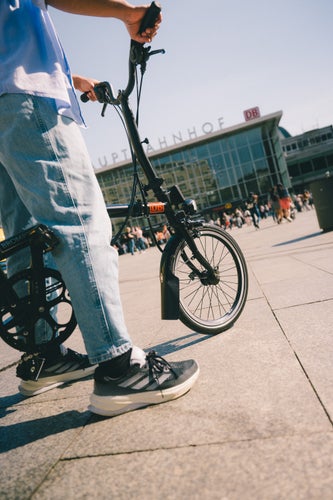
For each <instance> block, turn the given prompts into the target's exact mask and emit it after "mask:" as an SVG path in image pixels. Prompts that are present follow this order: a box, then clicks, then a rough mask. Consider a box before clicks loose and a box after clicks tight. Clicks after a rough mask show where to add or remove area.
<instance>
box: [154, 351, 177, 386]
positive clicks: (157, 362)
mask: <svg viewBox="0 0 333 500" xmlns="http://www.w3.org/2000/svg"><path fill="white" fill-rule="evenodd" d="M146 359H147V363H148V367H149V373H150V375H151V376H152V377H153V378H154V379H155V380H156V382H158V377H159V374H161V373H163V372H164V371H165V368H166V367H167V368H168V369H169V370H170V372H172V373H173V375H174V376H175V378H178V375H177V373H176V372H175V370H173V368H172V366H171V365H170V363H168V362H167V360H166V359H164V358H162V356H158V355H157V354H156V352H155V351H150V352H149V353H148V354H147V356H146Z"/></svg>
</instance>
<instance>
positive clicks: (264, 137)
mask: <svg viewBox="0 0 333 500" xmlns="http://www.w3.org/2000/svg"><path fill="white" fill-rule="evenodd" d="M254 109H255V110H256V112H255V113H254V114H253V113H250V114H249V115H248V116H246V114H245V113H246V112H244V117H245V121H244V122H243V123H240V124H238V125H235V126H232V127H228V128H221V129H220V130H218V131H211V130H207V132H206V133H204V134H203V135H202V136H200V137H195V138H193V139H189V140H186V141H183V140H181V141H179V144H174V145H172V146H165V147H162V148H161V149H159V150H158V151H152V150H149V146H148V155H149V157H150V160H151V161H152V164H153V166H154V168H155V169H156V172H157V174H158V176H159V177H162V178H163V179H164V180H165V182H164V186H166V187H171V186H172V185H174V184H177V185H178V186H179V187H180V189H181V191H182V192H183V194H184V195H185V197H188V198H194V199H195V200H196V201H197V204H198V207H199V209H200V210H202V211H215V210H216V211H220V210H223V209H224V208H225V207H227V208H228V207H229V208H231V207H235V206H236V205H238V204H242V202H243V201H244V200H246V199H247V198H248V195H249V193H250V192H255V193H257V194H258V195H259V196H261V197H262V198H264V197H265V196H267V194H268V192H269V191H270V189H271V187H272V186H273V185H275V184H277V183H279V182H281V183H282V184H284V185H286V186H287V187H288V188H291V189H292V188H295V189H296V190H303V189H304V188H306V187H307V183H309V182H310V181H311V180H313V179H315V178H317V177H319V176H322V175H324V173H325V172H327V171H328V170H331V171H332V173H333V131H332V127H331V126H330V127H325V128H324V129H318V130H315V131H310V132H306V133H304V134H302V135H300V136H297V137H291V136H290V134H288V132H287V131H286V130H284V129H283V128H281V127H280V126H279V123H280V120H281V117H282V111H278V112H275V113H271V114H269V115H265V116H260V112H259V110H258V108H254ZM96 175H97V179H98V181H99V184H100V186H101V188H102V191H103V195H104V199H105V202H106V204H112V203H128V202H129V200H130V196H131V191H132V182H133V179H132V175H133V167H132V165H131V163H130V161H128V160H125V161H123V162H120V163H116V164H114V165H110V166H106V167H103V168H102V169H100V170H97V171H96Z"/></svg>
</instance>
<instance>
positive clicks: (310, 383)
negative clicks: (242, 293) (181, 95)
mask: <svg viewBox="0 0 333 500" xmlns="http://www.w3.org/2000/svg"><path fill="white" fill-rule="evenodd" d="M319 302H321V301H319ZM271 311H272V313H273V315H274V318H275V321H276V322H277V324H278V326H279V328H280V330H281V333H282V334H283V336H284V337H285V339H286V341H287V342H288V345H289V347H290V349H291V351H292V353H293V355H294V356H295V358H296V360H297V362H298V364H299V366H300V368H301V370H302V372H303V373H304V375H305V378H306V380H307V382H308V384H309V385H310V387H311V389H312V391H313V393H314V394H315V396H316V398H317V400H318V402H319V404H320V406H321V407H322V409H323V411H324V413H325V415H326V417H327V419H328V421H329V422H330V424H331V426H332V427H333V420H332V418H331V416H330V414H329V411H328V410H327V409H326V407H325V404H324V403H323V401H322V399H321V397H320V396H319V393H318V391H317V389H316V388H315V386H314V384H313V383H312V381H311V378H310V376H309V375H308V372H307V371H306V369H305V366H304V365H303V363H302V361H301V359H300V357H299V356H298V354H297V352H296V351H295V349H294V347H293V345H292V342H291V340H290V339H289V337H288V335H287V334H286V332H285V330H284V328H283V327H282V325H281V323H280V320H279V318H278V317H277V315H276V314H275V311H274V310H273V309H271Z"/></svg>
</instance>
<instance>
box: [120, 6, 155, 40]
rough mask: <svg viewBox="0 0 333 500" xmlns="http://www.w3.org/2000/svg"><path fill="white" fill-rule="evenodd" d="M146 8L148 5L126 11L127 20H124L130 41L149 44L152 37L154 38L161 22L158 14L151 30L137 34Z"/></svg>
mask: <svg viewBox="0 0 333 500" xmlns="http://www.w3.org/2000/svg"><path fill="white" fill-rule="evenodd" d="M148 7H149V5H146V6H141V7H133V8H132V9H130V10H129V11H128V13H127V18H126V19H124V23H125V26H126V28H127V31H128V33H129V35H130V37H131V39H132V40H135V41H137V42H139V43H146V42H151V41H152V39H153V38H154V36H156V34H157V31H158V29H159V27H160V24H161V22H162V15H161V14H159V16H158V18H157V19H156V22H155V25H154V27H153V28H147V29H146V31H144V32H143V33H141V34H140V33H139V29H140V24H141V21H142V19H143V17H144V15H145V13H146V10H147V8H148Z"/></svg>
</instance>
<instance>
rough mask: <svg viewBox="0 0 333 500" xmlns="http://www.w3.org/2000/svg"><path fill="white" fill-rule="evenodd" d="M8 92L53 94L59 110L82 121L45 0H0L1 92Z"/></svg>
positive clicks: (78, 121) (66, 65)
mask: <svg viewBox="0 0 333 500" xmlns="http://www.w3.org/2000/svg"><path fill="white" fill-rule="evenodd" d="M5 93H24V94H32V95H37V96H41V97H50V98H54V99H55V100H56V104H57V109H58V113H59V114H62V115H65V116H68V117H70V118H72V119H74V120H75V121H76V122H77V123H79V124H83V119H82V116H81V112H80V107H79V104H78V101H77V98H76V94H75V91H74V88H73V83H72V78H71V73H70V69H69V65H68V63H67V60H66V56H65V54H64V51H63V49H62V46H61V43H60V41H59V39H58V36H57V34H56V31H55V29H54V26H53V23H52V20H51V18H50V16H49V13H48V11H47V8H46V5H45V0H0V95H1V94H5Z"/></svg>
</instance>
